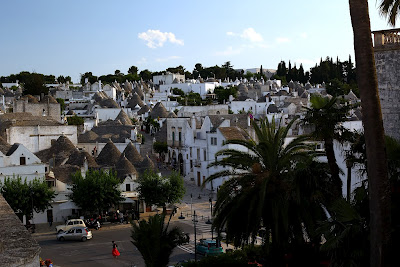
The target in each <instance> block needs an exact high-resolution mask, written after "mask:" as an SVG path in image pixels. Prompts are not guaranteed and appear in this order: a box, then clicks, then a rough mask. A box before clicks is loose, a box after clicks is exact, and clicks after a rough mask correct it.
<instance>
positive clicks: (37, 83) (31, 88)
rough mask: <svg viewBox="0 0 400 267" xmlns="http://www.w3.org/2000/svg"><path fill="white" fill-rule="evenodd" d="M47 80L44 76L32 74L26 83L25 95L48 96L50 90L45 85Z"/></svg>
mask: <svg viewBox="0 0 400 267" xmlns="http://www.w3.org/2000/svg"><path fill="white" fill-rule="evenodd" d="M44 83H45V79H44V75H43V74H37V73H32V74H30V75H29V77H28V78H26V80H25V82H24V94H25V95H40V94H41V93H44V94H47V93H48V92H49V89H48V88H47V87H46V86H45V85H44Z"/></svg>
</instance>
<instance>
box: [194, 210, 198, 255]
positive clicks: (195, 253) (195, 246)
mask: <svg viewBox="0 0 400 267" xmlns="http://www.w3.org/2000/svg"><path fill="white" fill-rule="evenodd" d="M193 227H194V261H195V262H196V261H197V244H196V242H197V240H196V237H197V236H196V211H195V210H194V211H193Z"/></svg>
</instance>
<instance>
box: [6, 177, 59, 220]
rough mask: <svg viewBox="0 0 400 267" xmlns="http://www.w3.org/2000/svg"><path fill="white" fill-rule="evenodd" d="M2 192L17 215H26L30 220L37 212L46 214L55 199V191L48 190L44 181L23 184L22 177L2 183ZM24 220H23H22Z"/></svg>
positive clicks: (37, 180) (38, 180)
mask: <svg viewBox="0 0 400 267" xmlns="http://www.w3.org/2000/svg"><path fill="white" fill-rule="evenodd" d="M0 192H1V194H2V195H3V197H4V199H5V200H6V201H7V202H8V204H9V205H10V207H11V208H12V209H13V210H14V212H15V213H19V214H21V215H25V216H26V217H27V219H28V220H29V219H30V218H31V216H32V215H33V211H35V212H44V211H45V210H46V209H47V208H49V207H51V205H50V202H51V201H52V199H53V198H54V197H55V193H54V191H52V190H51V189H49V188H48V186H47V182H46V181H44V179H34V180H33V181H30V182H27V181H26V179H25V180H24V182H22V179H21V177H19V176H17V177H12V178H5V180H4V183H0ZM20 219H21V220H22V218H20Z"/></svg>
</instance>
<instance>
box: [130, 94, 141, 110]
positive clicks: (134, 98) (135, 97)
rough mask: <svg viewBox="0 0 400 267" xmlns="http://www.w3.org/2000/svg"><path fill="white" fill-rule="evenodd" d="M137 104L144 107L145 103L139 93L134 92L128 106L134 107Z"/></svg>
mask: <svg viewBox="0 0 400 267" xmlns="http://www.w3.org/2000/svg"><path fill="white" fill-rule="evenodd" d="M136 105H139V106H140V107H143V106H144V105H145V104H144V103H143V101H142V99H141V98H140V96H139V95H138V94H137V93H133V95H132V97H131V98H129V99H128V105H127V107H128V108H131V109H134V108H135V107H136Z"/></svg>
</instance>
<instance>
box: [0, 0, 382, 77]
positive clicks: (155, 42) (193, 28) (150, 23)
mask: <svg viewBox="0 0 400 267" xmlns="http://www.w3.org/2000/svg"><path fill="white" fill-rule="evenodd" d="M377 1H380V0H368V2H369V8H370V17H371V28H372V30H381V29H388V28H390V27H389V26H388V25H387V23H386V21H385V20H384V19H383V18H382V17H380V15H379V12H378V11H377V9H376V5H377ZM0 10H1V16H0V19H1V23H0V32H1V35H0V62H1V63H0V76H6V75H9V74H12V73H19V72H20V71H24V70H26V71H30V72H38V73H44V74H53V75H56V76H58V75H64V76H67V75H69V76H71V77H72V78H73V81H74V82H77V81H78V79H79V76H80V74H81V73H85V72H87V71H91V72H93V74H94V75H103V74H109V73H114V71H115V70H116V69H119V70H121V72H123V73H126V72H127V70H128V68H129V67H130V66H132V65H135V66H137V67H138V68H139V71H140V70H143V69H149V70H151V71H160V70H164V69H166V68H168V67H175V66H178V65H183V66H184V67H185V68H186V69H187V70H189V71H192V70H193V68H194V65H195V64H196V63H202V64H203V66H206V67H207V66H213V65H221V64H223V63H224V62H226V61H231V64H232V65H233V66H234V68H254V67H260V65H263V68H273V69H275V68H276V67H277V65H278V63H279V61H281V60H285V61H289V60H291V62H292V63H293V62H296V63H297V65H299V64H300V63H303V65H304V67H305V69H308V68H310V67H312V66H314V65H315V63H316V62H319V60H320V58H321V57H323V58H325V57H326V56H330V57H334V58H336V56H338V57H339V59H341V60H346V59H347V58H348V56H349V54H351V55H352V56H353V55H354V48H353V35H352V28H351V22H350V15H349V6H348V0H330V1H328V0H308V1H298V0H286V1H265V0H247V1H242V0H241V1H238V0H230V1H222V0H219V1H217V0H214V1H209V0H201V1H200V0H192V1H190V0H186V1H178V0H171V1H165V0H153V1H128V0H126V1H122V0H115V1H103V0H85V1H77V0H69V1H61V0H59V1H57V0H35V1H31V0H13V1H6V0H2V1H1V2H0Z"/></svg>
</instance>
